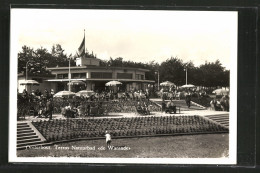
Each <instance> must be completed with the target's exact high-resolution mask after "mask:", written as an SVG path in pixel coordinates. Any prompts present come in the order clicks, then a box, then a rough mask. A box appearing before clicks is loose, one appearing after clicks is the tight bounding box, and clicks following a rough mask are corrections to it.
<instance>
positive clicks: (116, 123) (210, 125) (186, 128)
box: [32, 116, 228, 142]
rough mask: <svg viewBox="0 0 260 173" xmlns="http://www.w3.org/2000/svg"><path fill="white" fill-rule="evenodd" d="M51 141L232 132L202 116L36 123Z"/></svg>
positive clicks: (65, 120) (67, 120)
mask: <svg viewBox="0 0 260 173" xmlns="http://www.w3.org/2000/svg"><path fill="white" fill-rule="evenodd" d="M32 124H33V125H34V126H35V127H36V128H37V129H38V131H39V132H40V133H41V134H42V135H43V136H44V137H45V138H46V140H47V141H49V142H51V141H61V140H72V139H77V138H95V137H104V135H105V131H106V130H108V131H109V132H110V133H111V135H112V137H135V136H154V135H163V134H168V135H170V134H172V135H176V134H196V133H217V132H228V128H226V127H224V126H222V125H220V124H216V123H215V122H212V121H210V120H208V119H205V118H203V117H200V116H165V117H134V118H108V119H63V120H53V121H38V122H32Z"/></svg>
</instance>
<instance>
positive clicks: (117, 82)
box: [105, 80, 122, 86]
mask: <svg viewBox="0 0 260 173" xmlns="http://www.w3.org/2000/svg"><path fill="white" fill-rule="evenodd" d="M121 84H122V83H121V82H119V81H115V80H113V81H110V82H107V83H106V84H105V85H106V86H117V85H121Z"/></svg>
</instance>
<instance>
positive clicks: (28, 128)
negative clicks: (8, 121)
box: [17, 127, 32, 131]
mask: <svg viewBox="0 0 260 173" xmlns="http://www.w3.org/2000/svg"><path fill="white" fill-rule="evenodd" d="M31 129H32V128H30V127H18V128H17V131H21V130H31Z"/></svg>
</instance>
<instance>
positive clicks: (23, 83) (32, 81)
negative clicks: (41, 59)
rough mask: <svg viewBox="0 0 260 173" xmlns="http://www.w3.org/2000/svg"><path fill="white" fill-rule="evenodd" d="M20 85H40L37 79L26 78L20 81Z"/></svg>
mask: <svg viewBox="0 0 260 173" xmlns="http://www.w3.org/2000/svg"><path fill="white" fill-rule="evenodd" d="M20 85H40V84H39V82H37V81H36V80H25V81H22V82H21V83H20Z"/></svg>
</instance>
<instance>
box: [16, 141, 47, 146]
mask: <svg viewBox="0 0 260 173" xmlns="http://www.w3.org/2000/svg"><path fill="white" fill-rule="evenodd" d="M41 143H43V142H42V141H36V142H25V143H20V144H17V145H16V147H22V146H27V145H35V144H41Z"/></svg>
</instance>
